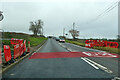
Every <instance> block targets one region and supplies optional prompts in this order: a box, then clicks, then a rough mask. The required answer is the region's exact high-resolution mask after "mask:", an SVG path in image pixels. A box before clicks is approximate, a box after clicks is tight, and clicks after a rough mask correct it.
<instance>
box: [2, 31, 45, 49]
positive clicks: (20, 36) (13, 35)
mask: <svg viewBox="0 0 120 80" xmlns="http://www.w3.org/2000/svg"><path fill="white" fill-rule="evenodd" d="M4 38H7V39H11V38H16V39H23V40H26V44H27V43H28V41H30V44H31V47H33V46H37V45H39V44H40V43H41V42H43V41H44V40H47V38H44V37H33V36H30V35H28V34H24V33H14V32H5V33H4ZM2 43H3V45H10V47H11V48H13V45H11V44H10V40H2ZM26 46H27V45H26Z"/></svg>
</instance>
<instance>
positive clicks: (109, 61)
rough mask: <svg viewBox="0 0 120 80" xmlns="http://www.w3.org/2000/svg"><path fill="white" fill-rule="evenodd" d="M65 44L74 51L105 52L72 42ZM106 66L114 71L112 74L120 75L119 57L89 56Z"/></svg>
mask: <svg viewBox="0 0 120 80" xmlns="http://www.w3.org/2000/svg"><path fill="white" fill-rule="evenodd" d="M62 45H64V46H66V47H67V48H69V49H71V50H73V51H78V52H79V51H82V52H103V51H100V50H95V49H90V48H85V47H80V46H77V45H74V44H70V43H64V44H62ZM89 59H91V60H93V61H95V62H97V63H99V64H101V65H103V66H105V67H107V68H108V69H110V70H112V71H113V73H112V75H114V76H118V75H119V74H118V65H119V64H118V63H119V61H118V60H119V59H118V58H95V57H92V58H89Z"/></svg>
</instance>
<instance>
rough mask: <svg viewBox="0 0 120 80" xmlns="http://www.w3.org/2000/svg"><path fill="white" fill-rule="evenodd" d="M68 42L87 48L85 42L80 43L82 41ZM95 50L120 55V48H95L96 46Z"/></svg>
mask: <svg viewBox="0 0 120 80" xmlns="http://www.w3.org/2000/svg"><path fill="white" fill-rule="evenodd" d="M66 42H68V43H72V44H76V45H79V46H83V47H85V42H84V43H83V42H80V41H72V40H66ZM93 49H98V50H103V51H107V52H111V53H117V54H120V48H110V47H95V46H94V47H93Z"/></svg>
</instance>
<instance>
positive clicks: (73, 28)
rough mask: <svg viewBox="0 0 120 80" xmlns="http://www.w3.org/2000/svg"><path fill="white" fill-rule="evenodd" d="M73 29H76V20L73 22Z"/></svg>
mask: <svg viewBox="0 0 120 80" xmlns="http://www.w3.org/2000/svg"><path fill="white" fill-rule="evenodd" d="M73 30H75V22H73Z"/></svg>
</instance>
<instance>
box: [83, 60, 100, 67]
mask: <svg viewBox="0 0 120 80" xmlns="http://www.w3.org/2000/svg"><path fill="white" fill-rule="evenodd" d="M81 59H82V60H83V61H85V62H87V63H88V64H90V65H91V66H92V67H94V68H95V69H99V68H98V67H97V66H95V65H94V64H92V63H91V62H89V61H87V60H86V59H85V58H81Z"/></svg>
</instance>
